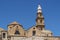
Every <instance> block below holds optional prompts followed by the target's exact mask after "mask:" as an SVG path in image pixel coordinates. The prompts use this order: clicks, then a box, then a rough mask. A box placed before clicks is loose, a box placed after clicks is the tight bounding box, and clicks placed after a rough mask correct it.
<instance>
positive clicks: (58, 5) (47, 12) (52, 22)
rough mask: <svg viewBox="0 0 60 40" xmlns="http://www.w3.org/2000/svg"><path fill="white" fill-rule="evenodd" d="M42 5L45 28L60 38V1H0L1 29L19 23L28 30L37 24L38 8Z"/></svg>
mask: <svg viewBox="0 0 60 40" xmlns="http://www.w3.org/2000/svg"><path fill="white" fill-rule="evenodd" d="M38 4H40V5H41V7H42V11H43V15H44V18H45V28H46V29H48V30H51V31H52V32H53V35H55V36H60V32H59V31H60V0H0V27H1V28H4V29H5V30H7V25H8V24H10V23H12V22H14V21H17V22H18V23H19V24H22V25H23V27H24V28H25V29H28V28H30V27H32V26H33V25H35V24H36V22H35V19H36V14H37V6H38Z"/></svg>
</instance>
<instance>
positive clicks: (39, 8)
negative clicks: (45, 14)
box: [37, 5, 42, 13]
mask: <svg viewBox="0 0 60 40" xmlns="http://www.w3.org/2000/svg"><path fill="white" fill-rule="evenodd" d="M37 9H38V13H39V12H42V10H41V9H42V8H41V6H40V5H38V8H37Z"/></svg>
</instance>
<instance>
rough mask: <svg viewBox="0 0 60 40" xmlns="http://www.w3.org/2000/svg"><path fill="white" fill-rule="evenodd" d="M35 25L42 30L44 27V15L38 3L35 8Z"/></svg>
mask: <svg viewBox="0 0 60 40" xmlns="http://www.w3.org/2000/svg"><path fill="white" fill-rule="evenodd" d="M36 27H37V28H38V29H39V30H43V29H44V17H43V15H42V8H41V6H40V5H38V8H37V18H36Z"/></svg>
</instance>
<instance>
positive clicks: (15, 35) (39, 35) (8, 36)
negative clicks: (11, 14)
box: [0, 5, 60, 40]
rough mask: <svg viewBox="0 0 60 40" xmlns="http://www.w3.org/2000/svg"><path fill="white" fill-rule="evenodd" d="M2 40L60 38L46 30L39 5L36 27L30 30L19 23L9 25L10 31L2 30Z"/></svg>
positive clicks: (0, 34) (59, 39)
mask: <svg viewBox="0 0 60 40" xmlns="http://www.w3.org/2000/svg"><path fill="white" fill-rule="evenodd" d="M0 40H60V37H59V36H53V33H52V32H51V31H50V30H47V29H45V24H44V16H43V13H42V8H41V6H40V5H38V8H37V17H36V25H34V26H33V27H31V28H30V29H28V30H24V28H23V26H22V25H21V24H19V23H17V22H12V23H10V24H9V25H8V30H4V29H2V28H0Z"/></svg>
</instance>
